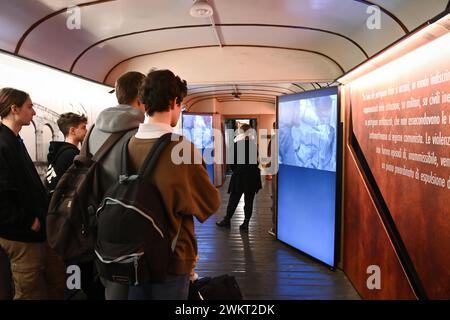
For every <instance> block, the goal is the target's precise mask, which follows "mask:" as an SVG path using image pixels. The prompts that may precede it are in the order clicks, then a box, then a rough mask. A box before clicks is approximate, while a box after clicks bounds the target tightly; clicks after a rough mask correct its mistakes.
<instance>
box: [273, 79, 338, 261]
mask: <svg viewBox="0 0 450 320" xmlns="http://www.w3.org/2000/svg"><path fill="white" fill-rule="evenodd" d="M337 115H338V90H337V87H332V88H326V89H322V90H316V91H308V92H304V93H300V94H294V95H286V96H281V97H280V98H279V100H278V157H279V171H278V189H277V190H278V191H277V196H278V214H277V237H278V239H279V240H281V241H283V242H285V243H287V244H289V245H291V246H292V247H294V248H297V249H298V250H301V251H303V252H304V253H306V254H308V255H309V256H311V257H314V258H315V259H317V260H320V261H322V262H324V263H325V264H327V265H330V266H334V265H335V243H336V241H335V239H336V159H337V157H336V144H337V141H338V140H337V139H338V137H337V132H338V131H337V118H338V117H337Z"/></svg>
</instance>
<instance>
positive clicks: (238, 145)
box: [216, 124, 262, 231]
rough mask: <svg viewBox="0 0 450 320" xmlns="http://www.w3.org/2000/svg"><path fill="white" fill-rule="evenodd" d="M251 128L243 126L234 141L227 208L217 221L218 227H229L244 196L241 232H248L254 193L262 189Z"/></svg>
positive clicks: (246, 125)
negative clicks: (222, 216) (223, 215)
mask: <svg viewBox="0 0 450 320" xmlns="http://www.w3.org/2000/svg"><path fill="white" fill-rule="evenodd" d="M250 129H251V127H250V125H248V124H244V125H242V127H241V129H240V130H241V133H240V134H238V135H237V136H236V138H235V139H234V141H235V142H234V162H233V164H231V168H232V170H233V174H232V176H231V180H230V185H229V187H228V193H229V194H230V199H229V201H228V206H227V214H226V216H225V217H224V218H223V219H222V220H220V221H217V222H216V224H217V226H219V227H227V228H229V227H230V221H231V218H232V217H233V214H234V212H235V211H236V207H237V206H238V204H239V201H240V199H241V197H242V194H244V202H245V205H244V213H245V219H244V222H243V223H242V224H241V226H240V227H239V228H240V229H241V230H243V231H247V230H248V224H249V221H250V218H251V216H252V211H253V200H254V199H255V195H256V193H257V192H258V191H259V190H260V189H261V188H262V185H261V170H260V169H259V167H258V151H257V145H256V142H255V138H254V137H253V136H252V134H251V133H252V131H253V130H250Z"/></svg>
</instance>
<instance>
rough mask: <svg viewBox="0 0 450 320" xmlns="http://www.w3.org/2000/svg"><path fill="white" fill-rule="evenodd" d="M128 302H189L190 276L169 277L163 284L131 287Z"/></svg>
mask: <svg viewBox="0 0 450 320" xmlns="http://www.w3.org/2000/svg"><path fill="white" fill-rule="evenodd" d="M129 288H130V289H129V291H128V300H187V298H188V295H189V274H183V275H169V276H167V279H166V280H165V281H164V282H161V283H145V284H142V285H139V286H130V287H129Z"/></svg>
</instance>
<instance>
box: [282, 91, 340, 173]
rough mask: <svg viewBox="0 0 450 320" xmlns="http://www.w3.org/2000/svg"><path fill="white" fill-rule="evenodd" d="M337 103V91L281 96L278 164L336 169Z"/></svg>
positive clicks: (328, 169)
mask: <svg viewBox="0 0 450 320" xmlns="http://www.w3.org/2000/svg"><path fill="white" fill-rule="evenodd" d="M336 106H337V94H336V93H334V94H331V95H328V94H326V95H321V96H316V97H314V96H310V97H307V96H306V97H303V96H301V95H299V96H297V97H294V99H293V100H287V101H282V100H281V99H280V107H279V128H280V131H279V134H280V153H279V161H280V162H279V163H280V164H286V165H291V166H297V167H303V168H311V169H318V170H327V171H336V123H337V122H336V117H337V115H336V110H337V108H336Z"/></svg>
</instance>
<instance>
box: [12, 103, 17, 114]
mask: <svg viewBox="0 0 450 320" xmlns="http://www.w3.org/2000/svg"><path fill="white" fill-rule="evenodd" d="M18 111H19V110H18V108H17V105H15V104H13V105H12V106H11V113H12V114H16V113H18Z"/></svg>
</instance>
